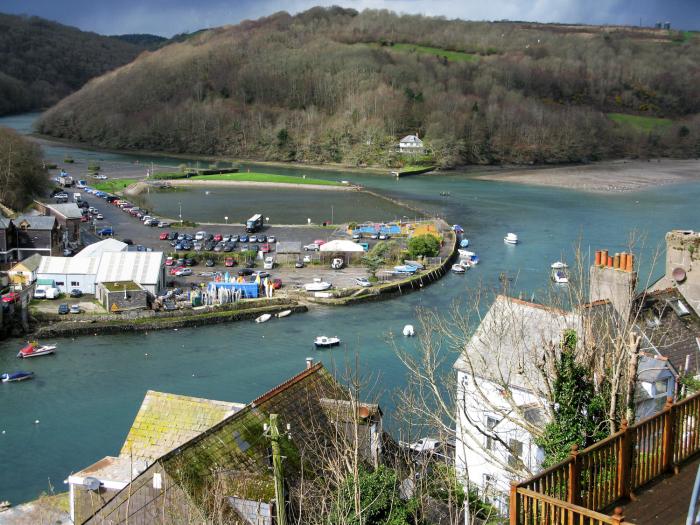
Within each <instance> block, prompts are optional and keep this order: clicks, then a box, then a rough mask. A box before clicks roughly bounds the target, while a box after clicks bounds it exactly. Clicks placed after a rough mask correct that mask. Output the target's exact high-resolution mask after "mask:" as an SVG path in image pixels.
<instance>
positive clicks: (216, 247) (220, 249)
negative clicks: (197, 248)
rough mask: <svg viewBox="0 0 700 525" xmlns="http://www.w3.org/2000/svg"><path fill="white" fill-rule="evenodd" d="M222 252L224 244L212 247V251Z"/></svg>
mask: <svg viewBox="0 0 700 525" xmlns="http://www.w3.org/2000/svg"><path fill="white" fill-rule="evenodd" d="M223 250H224V243H222V242H220V243H218V244H217V245H216V246H214V251H215V252H221V251H223Z"/></svg>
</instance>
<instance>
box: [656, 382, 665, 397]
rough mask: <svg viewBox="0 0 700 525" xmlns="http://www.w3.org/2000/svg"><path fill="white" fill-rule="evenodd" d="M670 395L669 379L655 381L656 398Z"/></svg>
mask: <svg viewBox="0 0 700 525" xmlns="http://www.w3.org/2000/svg"><path fill="white" fill-rule="evenodd" d="M666 394H668V379H660V380H659V381H654V397H662V396H666Z"/></svg>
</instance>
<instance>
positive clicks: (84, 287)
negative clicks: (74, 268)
mask: <svg viewBox="0 0 700 525" xmlns="http://www.w3.org/2000/svg"><path fill="white" fill-rule="evenodd" d="M37 277H38V278H39V279H53V280H54V282H55V283H56V287H57V288H58V289H59V290H61V292H62V293H70V291H71V290H73V289H75V288H77V289H79V290H80V291H81V292H83V293H85V294H94V293H95V277H96V276H95V275H94V274H90V275H82V274H81V275H75V274H60V273H40V274H38V275H37ZM59 283H63V284H62V285H61V284H59ZM72 283H77V284H75V285H74V284H72Z"/></svg>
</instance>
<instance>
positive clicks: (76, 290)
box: [70, 288, 83, 298]
mask: <svg viewBox="0 0 700 525" xmlns="http://www.w3.org/2000/svg"><path fill="white" fill-rule="evenodd" d="M70 296H71V297H74V298H75V297H82V296H83V291H82V290H81V289H80V288H73V289H72V290H71V291H70Z"/></svg>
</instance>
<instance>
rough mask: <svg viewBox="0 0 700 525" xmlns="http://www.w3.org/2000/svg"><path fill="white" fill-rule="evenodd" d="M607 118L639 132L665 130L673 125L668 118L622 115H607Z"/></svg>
mask: <svg viewBox="0 0 700 525" xmlns="http://www.w3.org/2000/svg"><path fill="white" fill-rule="evenodd" d="M608 118H610V120H612V121H614V122H617V123H618V124H623V125H626V126H631V127H633V128H636V129H638V130H640V131H652V130H653V129H654V128H665V127H667V126H670V125H671V124H673V121H672V120H671V119H668V118H659V117H640V116H638V115H626V114H624V113H608Z"/></svg>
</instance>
